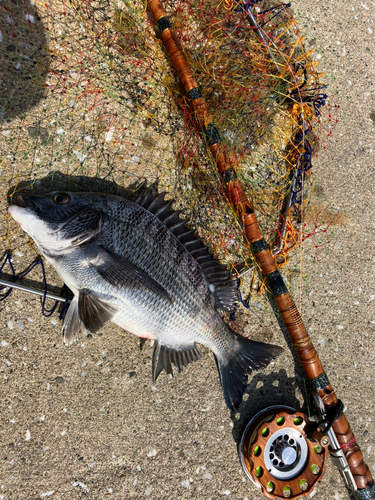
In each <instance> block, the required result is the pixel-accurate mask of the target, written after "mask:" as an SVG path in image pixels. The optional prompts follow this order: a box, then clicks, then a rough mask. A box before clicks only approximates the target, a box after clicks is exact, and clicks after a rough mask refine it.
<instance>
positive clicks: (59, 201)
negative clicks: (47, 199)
mask: <svg viewBox="0 0 375 500" xmlns="http://www.w3.org/2000/svg"><path fill="white" fill-rule="evenodd" d="M52 199H53V202H54V203H56V205H66V204H67V203H69V202H70V196H69V195H68V193H57V194H55V196H54V197H53V198H52Z"/></svg>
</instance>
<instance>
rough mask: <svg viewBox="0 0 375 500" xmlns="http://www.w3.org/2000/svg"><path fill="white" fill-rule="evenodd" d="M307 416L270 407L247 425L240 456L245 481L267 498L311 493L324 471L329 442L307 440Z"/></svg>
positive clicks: (286, 408) (280, 407) (299, 495)
mask: <svg viewBox="0 0 375 500" xmlns="http://www.w3.org/2000/svg"><path fill="white" fill-rule="evenodd" d="M309 424H310V421H309V420H308V418H307V416H306V415H304V414H303V413H301V412H297V411H296V410H294V409H293V408H290V407H288V406H271V407H269V408H266V409H265V410H262V411H261V412H259V413H258V414H257V415H255V417H254V418H253V419H252V420H251V421H250V422H249V423H248V425H247V426H246V428H245V430H244V432H243V434H242V438H241V442H240V457H241V464H242V467H243V469H244V471H245V473H246V475H247V476H248V478H249V479H250V480H251V481H252V482H253V483H254V484H255V486H257V487H258V488H261V489H262V493H263V494H264V495H265V496H266V497H268V498H272V499H273V498H291V499H292V498H300V497H303V496H306V495H308V494H310V493H311V491H312V490H313V489H314V487H315V485H316V483H317V482H318V481H320V480H321V479H322V477H323V475H324V471H325V460H326V458H327V455H328V444H329V439H323V440H320V441H310V439H308V438H307V434H306V432H307V427H308V425H309Z"/></svg>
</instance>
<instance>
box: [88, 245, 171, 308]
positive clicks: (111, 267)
mask: <svg viewBox="0 0 375 500" xmlns="http://www.w3.org/2000/svg"><path fill="white" fill-rule="evenodd" d="M91 265H92V266H94V267H95V269H96V270H97V272H98V273H99V274H100V276H101V277H102V278H103V279H104V280H106V281H107V282H108V283H110V284H111V285H112V286H115V287H125V288H126V287H134V288H137V289H138V290H140V291H145V289H148V290H149V291H150V292H152V293H154V294H155V295H158V296H159V297H162V298H164V299H165V300H168V302H170V303H173V301H172V299H171V297H170V295H169V293H168V292H167V291H166V290H165V289H164V288H163V287H162V286H161V285H160V284H159V283H158V282H157V281H155V280H154V279H153V278H151V276H149V275H148V274H147V273H146V272H145V271H143V270H142V269H140V268H139V267H137V266H136V265H135V264H132V263H131V262H130V261H129V260H127V259H126V258H125V257H121V256H120V255H117V254H115V253H113V252H112V251H111V250H108V248H105V247H99V251H98V255H97V256H96V258H95V259H94V260H92V261H91Z"/></svg>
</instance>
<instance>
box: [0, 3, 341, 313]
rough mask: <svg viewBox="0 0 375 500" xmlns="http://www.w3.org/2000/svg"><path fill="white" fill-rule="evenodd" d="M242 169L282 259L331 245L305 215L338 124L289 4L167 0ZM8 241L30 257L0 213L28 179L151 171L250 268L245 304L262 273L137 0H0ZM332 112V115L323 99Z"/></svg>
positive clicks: (123, 183) (135, 184)
mask: <svg viewBox="0 0 375 500" xmlns="http://www.w3.org/2000/svg"><path fill="white" fill-rule="evenodd" d="M163 6H164V8H165V9H166V10H167V13H168V16H169V18H170V20H171V23H172V25H173V28H174V30H175V32H176V34H177V36H178V38H179V39H180V41H181V44H182V46H183V49H184V53H185V55H186V58H187V60H188V62H189V64H190V65H191V67H192V69H193V72H194V74H195V77H196V79H197V81H198V84H199V86H200V88H201V91H202V94H203V96H204V97H205V99H206V101H207V104H208V108H209V110H210V113H211V116H212V118H213V121H214V123H215V124H216V126H217V127H218V128H219V130H220V134H221V137H222V140H223V142H224V143H225V146H226V148H227V150H228V151H229V154H230V155H231V157H232V159H233V161H234V164H235V167H236V171H237V175H238V177H239V179H240V180H241V183H242V184H243V186H244V188H245V192H246V194H247V196H248V198H249V199H250V200H251V202H252V204H253V205H254V207H255V209H256V211H257V213H258V216H259V221H260V225H261V228H262V230H263V232H264V235H265V237H266V239H267V240H268V241H269V242H270V243H271V244H272V248H273V252H274V255H275V256H277V259H278V261H279V263H280V264H282V263H286V262H287V261H288V259H289V254H290V252H291V250H293V249H294V248H295V247H296V246H298V245H300V244H301V243H303V242H309V244H311V245H313V246H314V247H319V246H320V245H321V244H324V242H325V240H326V234H327V226H323V227H322V226H321V224H320V223H319V222H317V215H316V216H315V215H314V214H313V215H311V213H310V216H309V217H305V214H306V212H307V207H308V199H309V192H310V189H311V171H312V166H311V159H312V157H313V156H314V155H316V153H317V151H318V149H319V146H320V141H321V138H322V137H323V140H324V138H326V137H329V136H330V134H331V132H332V128H333V126H334V124H335V116H334V114H333V112H332V110H334V106H329V105H328V106H325V107H324V108H323V106H324V104H325V103H326V100H327V96H326V94H325V93H324V90H323V86H322V84H321V83H320V81H319V78H320V75H319V73H318V72H317V70H316V67H315V63H314V62H313V60H312V58H311V55H312V54H311V53H310V52H308V51H306V50H305V48H304V44H303V37H302V36H301V35H300V33H299V31H298V29H297V26H296V20H295V18H294V16H293V12H292V11H291V9H290V5H289V4H285V3H281V2H279V1H276V0H264V1H251V2H250V1H238V2H236V1H233V0H224V1H219V0H215V1H207V0H201V1H194V0H184V1H182V0H181V1H179V0H177V1H176V0H174V1H166V2H164V3H163ZM0 35H1V43H0V61H1V65H2V76H1V85H2V90H3V92H2V93H1V96H0V120H1V134H2V135H1V143H0V155H1V159H2V163H1V178H2V183H1V186H0V203H1V214H3V215H2V216H1V233H0V241H1V243H0V244H1V251H2V252H3V253H6V252H12V253H13V254H18V255H19V256H20V257H22V259H21V260H20V263H21V264H22V265H21V264H20V265H21V267H25V266H26V264H27V263H28V262H31V261H32V260H33V259H34V258H35V253H36V250H35V248H34V247H33V244H32V242H30V241H28V237H27V236H26V235H24V233H23V232H22V231H21V230H20V228H19V227H18V226H17V225H16V224H15V222H14V221H13V220H12V219H10V218H9V217H8V216H7V215H6V213H7V212H6V207H7V205H8V203H9V202H11V201H12V198H13V197H14V196H16V195H17V194H18V193H21V192H24V191H25V190H26V191H27V190H33V191H46V190H56V189H59V190H61V189H70V190H96V191H97V190H103V191H106V192H118V190H119V189H120V190H124V189H125V190H126V191H127V195H129V196H131V195H132V194H134V195H136V194H137V193H138V192H139V191H140V190H144V189H146V188H148V187H149V186H153V187H154V188H155V189H156V190H157V191H159V192H161V191H167V193H168V196H167V197H170V198H171V199H172V198H173V199H174V200H175V205H174V207H175V208H180V209H183V213H184V216H185V218H186V219H189V220H190V222H191V226H192V227H193V228H194V229H195V230H196V232H197V233H198V234H199V236H201V237H202V238H203V239H204V241H205V242H206V244H207V245H208V246H209V247H210V248H211V250H212V251H213V253H214V254H215V255H216V256H217V257H218V258H219V259H220V260H221V261H223V262H224V263H225V264H227V265H228V266H229V267H231V268H232V269H233V273H234V274H235V275H237V276H239V277H241V282H240V283H241V295H242V297H243V302H242V303H243V305H244V306H245V308H246V306H247V304H248V300H249V298H250V297H254V298H255V299H256V300H257V301H261V299H260V296H259V294H258V293H257V292H259V291H262V290H263V289H264V287H262V278H261V276H260V274H259V271H258V268H257V266H256V263H255V260H254V257H253V255H252V254H251V252H250V249H249V247H248V246H247V245H246V244H245V243H244V238H243V231H242V228H241V225H240V223H239V222H238V220H237V218H236V214H235V213H234V211H233V207H232V206H231V204H230V203H229V201H228V198H227V197H226V193H225V190H224V189H223V187H222V184H221V181H220V178H219V175H218V173H217V171H216V167H215V164H214V161H213V159H212V158H211V157H210V155H209V154H208V153H207V147H206V141H205V139H204V138H203V139H202V137H201V135H200V133H199V131H198V130H197V127H196V125H195V120H194V116H193V112H192V110H191V108H190V107H189V102H188V99H187V97H186V95H185V94H184V92H183V91H182V89H181V86H180V84H179V81H178V78H177V75H176V73H175V71H174V69H173V68H172V66H171V64H170V61H169V58H168V56H167V55H166V53H165V51H164V49H163V45H162V42H161V40H160V33H158V31H157V29H156V28H155V23H154V20H153V19H152V17H151V15H150V13H149V12H147V5H146V3H145V2H142V1H125V0H123V1H113V0H98V1H91V0H90V1H88V0H80V1H78V0H71V1H59V0H54V1H53V2H52V1H46V2H29V1H26V0H6V1H5V0H0ZM322 111H324V114H323V113H322Z"/></svg>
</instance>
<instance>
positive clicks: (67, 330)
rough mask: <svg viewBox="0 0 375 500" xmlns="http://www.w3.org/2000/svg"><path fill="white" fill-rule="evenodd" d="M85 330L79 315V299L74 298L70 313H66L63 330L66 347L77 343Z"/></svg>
mask: <svg viewBox="0 0 375 500" xmlns="http://www.w3.org/2000/svg"><path fill="white" fill-rule="evenodd" d="M83 330H84V327H83V324H82V322H81V321H80V319H79V315H78V297H77V296H74V299H73V300H72V302H71V304H70V306H69V309H68V312H67V313H66V316H65V320H64V325H63V328H62V331H63V335H64V343H65V345H66V346H70V345H72V344H73V343H74V342H76V341H77V340H78V338H79V336H80V333H81V332H82V331H83Z"/></svg>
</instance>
